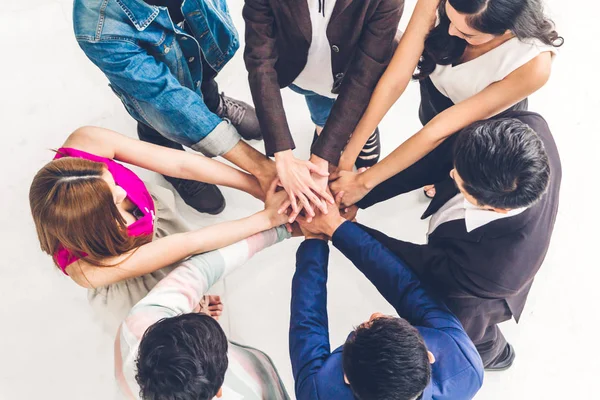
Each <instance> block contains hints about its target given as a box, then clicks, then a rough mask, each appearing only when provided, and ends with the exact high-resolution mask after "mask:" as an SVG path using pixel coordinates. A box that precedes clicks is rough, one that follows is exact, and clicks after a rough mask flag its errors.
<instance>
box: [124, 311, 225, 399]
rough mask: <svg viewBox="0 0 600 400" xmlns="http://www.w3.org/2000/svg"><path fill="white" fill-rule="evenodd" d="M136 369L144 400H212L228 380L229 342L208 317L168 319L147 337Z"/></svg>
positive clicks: (184, 315) (140, 348)
mask: <svg viewBox="0 0 600 400" xmlns="http://www.w3.org/2000/svg"><path fill="white" fill-rule="evenodd" d="M136 366H137V375H136V377H135V379H136V380H137V382H138V384H139V386H140V397H141V398H142V399H144V400H210V399H212V398H213V397H214V396H215V395H216V394H217V392H218V391H219V389H220V388H221V386H223V380H224V379H225V371H227V366H228V359H227V338H226V337H225V333H224V332H223V329H221V327H220V326H219V323H218V322H217V321H215V320H214V319H213V318H211V317H210V316H208V315H206V314H198V313H192V314H183V315H180V316H177V317H174V318H165V319H162V320H160V321H158V322H157V323H155V324H154V325H152V326H151V327H150V328H148V330H147V331H146V333H145V334H144V336H143V338H142V341H141V342H140V347H139V351H138V358H137V360H136Z"/></svg>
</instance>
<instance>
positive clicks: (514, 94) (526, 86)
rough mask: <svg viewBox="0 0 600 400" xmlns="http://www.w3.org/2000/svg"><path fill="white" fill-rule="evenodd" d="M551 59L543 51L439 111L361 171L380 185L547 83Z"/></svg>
mask: <svg viewBox="0 0 600 400" xmlns="http://www.w3.org/2000/svg"><path fill="white" fill-rule="evenodd" d="M551 62H552V56H551V53H550V52H545V53H542V54H540V55H539V56H537V57H536V58H534V59H533V60H531V61H529V62H528V63H527V64H525V65H523V66H522V67H520V68H519V69H517V70H515V71H514V72H512V73H511V74H510V75H508V76H507V77H506V78H504V79H503V80H501V81H499V82H496V83H493V84H491V85H490V86H488V87H487V88H485V89H484V90H482V91H481V92H479V93H478V94H476V95H474V96H472V97H470V98H468V99H467V100H465V101H462V102H460V103H458V104H456V105H454V106H452V107H450V108H448V109H446V110H445V111H443V112H441V113H439V114H438V115H437V116H435V118H433V119H432V120H431V121H430V122H429V123H428V124H427V125H425V126H424V127H423V128H422V129H421V130H420V131H419V132H417V133H416V134H414V135H413V136H412V137H410V138H409V139H408V140H407V141H406V142H404V143H402V144H401V145H400V146H398V148H396V150H394V151H393V152H392V153H391V154H390V155H388V156H387V157H386V158H385V159H383V160H382V161H381V162H380V163H378V164H375V166H373V167H372V168H370V169H369V170H367V171H365V172H364V174H361V175H362V176H363V179H365V182H367V185H368V186H371V185H372V186H375V185H378V184H379V183H381V182H383V181H385V180H386V179H388V178H391V177H392V176H394V175H396V174H397V173H399V172H401V171H403V170H404V169H406V168H408V167H410V166H411V165H413V164H414V163H415V162H417V161H419V160H420V159H421V158H423V157H424V156H425V155H427V154H428V153H429V152H430V151H431V150H433V149H434V148H436V147H437V146H438V145H439V144H440V143H442V142H443V141H444V140H446V139H447V138H448V137H449V136H450V135H452V134H454V133H455V132H458V131H459V130H461V129H463V128H465V127H466V126H468V125H470V124H472V123H473V122H476V121H480V120H484V119H487V118H490V117H493V116H494V115H497V114H499V113H501V112H502V111H505V110H506V109H508V108H510V107H511V106H513V105H514V104H516V103H518V102H520V101H521V100H523V99H525V98H526V97H528V96H529V95H531V94H532V93H534V92H535V91H537V90H538V89H540V88H541V87H542V86H544V85H545V84H546V82H547V81H548V78H549V77H550V69H551Z"/></svg>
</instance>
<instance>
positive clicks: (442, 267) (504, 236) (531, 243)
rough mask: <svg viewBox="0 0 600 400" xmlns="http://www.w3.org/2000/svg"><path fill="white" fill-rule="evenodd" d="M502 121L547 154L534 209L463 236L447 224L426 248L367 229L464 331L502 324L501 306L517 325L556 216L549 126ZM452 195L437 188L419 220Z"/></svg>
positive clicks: (449, 187) (519, 114) (538, 120)
mask: <svg viewBox="0 0 600 400" xmlns="http://www.w3.org/2000/svg"><path fill="white" fill-rule="evenodd" d="M504 117H512V118H517V119H519V120H520V121H522V122H524V123H526V124H528V125H529V126H531V128H533V130H535V131H536V132H537V134H538V135H539V136H540V138H541V139H542V142H543V143H544V146H545V148H546V152H547V154H548V159H549V162H550V170H551V178H550V183H549V187H548V190H547V192H546V193H545V194H544V195H543V196H542V198H541V199H540V200H539V201H538V202H537V203H535V204H534V205H533V206H531V207H529V208H528V209H527V210H525V211H524V212H522V213H521V214H518V215H515V216H513V217H508V218H503V219H499V220H496V221H493V222H490V223H489V224H486V225H484V226H482V227H479V228H477V229H474V230H473V231H471V232H467V230H466V227H465V220H464V219H461V220H454V221H450V222H446V223H444V224H442V225H440V226H438V227H437V229H436V230H435V231H434V232H433V233H432V234H431V235H430V236H429V243H428V244H426V245H417V244H413V243H408V242H404V241H401V240H397V239H393V238H390V237H388V236H386V235H384V234H382V233H381V232H378V231H375V230H373V229H369V228H367V230H368V231H369V233H371V234H372V235H373V236H375V237H376V238H377V239H379V240H380V241H381V242H382V243H384V244H385V245H386V246H388V247H389V248H390V249H391V250H392V251H393V252H394V253H395V254H396V255H398V256H399V257H400V258H401V259H403V260H404V261H405V262H407V263H408V264H409V265H410V266H411V267H412V268H413V269H414V270H415V272H417V274H418V275H419V276H420V277H421V279H423V280H424V281H426V282H428V283H429V284H431V285H433V286H434V287H435V289H436V290H438V291H439V292H440V293H441V294H443V295H444V297H445V299H446V303H447V305H448V307H449V308H450V309H451V310H452V311H453V312H454V313H455V314H456V315H457V316H458V317H459V319H460V320H461V322H462V323H463V325H465V327H466V326H468V325H471V324H470V322H471V319H474V318H478V319H481V318H487V319H488V320H487V325H488V326H489V325H493V324H496V323H499V322H502V321H503V320H506V319H507V318H506V317H505V316H504V317H502V314H503V312H502V309H506V306H508V308H509V309H510V312H511V313H512V315H513V316H514V317H515V320H517V322H518V320H519V318H520V316H521V313H522V312H523V307H524V306H525V301H526V299H527V295H528V293H529V289H530V288H531V284H532V283H533V279H534V277H535V274H536V273H537V271H538V270H539V268H540V266H541V265H542V262H543V261H544V257H545V256H546V252H547V251H548V246H549V245H550V238H551V236H552V230H553V228H554V221H555V219H556V213H557V210H558V200H559V190H560V182H561V176H562V171H561V163H560V157H559V155H558V150H557V148H556V144H555V142H554V139H553V138H552V134H551V133H550V129H549V127H548V124H547V123H546V121H545V120H544V119H543V118H542V117H541V116H540V115H538V114H536V113H532V112H527V111H511V112H510V113H508V114H507V115H504ZM457 193H458V189H457V188H456V186H455V185H454V182H453V181H452V180H451V179H448V180H447V181H444V182H442V183H440V184H436V195H435V197H434V199H433V200H432V201H431V204H430V205H429V207H428V208H427V210H426V211H425V213H424V214H423V216H422V218H423V219H424V218H427V217H429V216H430V215H432V214H433V213H435V212H436V211H437V210H439V209H440V208H441V207H442V206H443V205H444V204H445V203H446V202H447V201H448V200H450V199H451V198H452V197H454V196H455V195H456V194H457ZM499 316H500V317H499ZM508 318H510V316H509V317H508ZM483 322H484V323H485V322H486V321H483ZM479 324H480V323H479Z"/></svg>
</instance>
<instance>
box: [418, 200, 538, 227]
mask: <svg viewBox="0 0 600 400" xmlns="http://www.w3.org/2000/svg"><path fill="white" fill-rule="evenodd" d="M526 209H527V207H523V208H515V209H514V210H510V211H508V212H507V213H505V214H503V213H499V212H496V211H490V210H484V209H483V208H480V207H477V206H476V205H474V204H472V203H471V202H469V201H468V200H467V199H466V198H465V196H463V194H462V193H458V194H457V195H456V196H454V197H453V198H451V199H450V200H448V201H447V202H446V204H444V205H443V206H442V207H441V208H440V209H439V210H437V211H436V212H435V213H434V214H433V215H432V216H431V219H430V220H429V230H428V232H427V235H428V236H429V235H431V234H432V233H433V232H434V231H435V230H436V229H437V228H438V226H440V225H441V224H443V223H445V222H450V221H454V220H457V219H464V220H465V226H466V228H467V232H471V231H473V230H475V229H477V228H479V227H482V226H484V225H486V224H489V223H490V222H492V221H496V220H498V219H502V218H508V217H513V216H515V215H519V214H521V213H522V212H523V211H525V210H526Z"/></svg>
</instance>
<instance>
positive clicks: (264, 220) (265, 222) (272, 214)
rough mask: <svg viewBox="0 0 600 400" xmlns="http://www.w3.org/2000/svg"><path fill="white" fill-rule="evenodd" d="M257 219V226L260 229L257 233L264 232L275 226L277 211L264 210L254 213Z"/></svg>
mask: <svg viewBox="0 0 600 400" xmlns="http://www.w3.org/2000/svg"><path fill="white" fill-rule="evenodd" d="M256 215H257V216H258V218H259V222H258V224H257V225H258V226H259V227H260V230H259V232H262V231H266V230H268V229H271V228H273V227H275V226H277V225H278V224H277V211H276V210H275V211H273V210H269V209H265V210H262V211H259V212H258V213H256Z"/></svg>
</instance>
